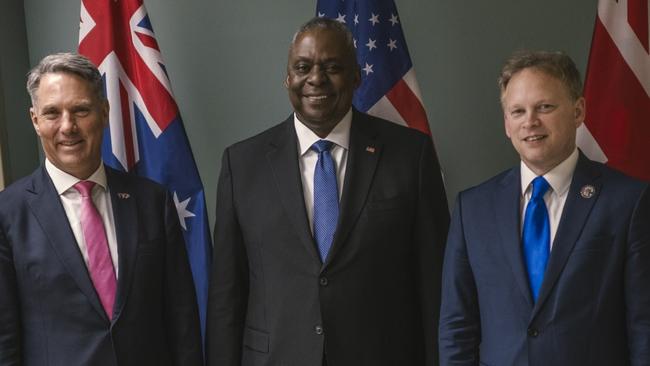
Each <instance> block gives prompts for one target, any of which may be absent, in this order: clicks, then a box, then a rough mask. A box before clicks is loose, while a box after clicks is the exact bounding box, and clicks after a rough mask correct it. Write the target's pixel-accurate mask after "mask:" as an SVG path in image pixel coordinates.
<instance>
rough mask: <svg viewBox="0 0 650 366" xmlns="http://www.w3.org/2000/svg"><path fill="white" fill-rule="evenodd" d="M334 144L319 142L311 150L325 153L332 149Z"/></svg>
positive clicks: (325, 141)
mask: <svg viewBox="0 0 650 366" xmlns="http://www.w3.org/2000/svg"><path fill="white" fill-rule="evenodd" d="M332 144H334V143H333V142H332V141H327V140H318V141H316V142H314V144H313V145H311V149H312V150H314V151H316V152H317V153H319V154H320V153H322V152H323V151H329V150H330V149H331V148H332Z"/></svg>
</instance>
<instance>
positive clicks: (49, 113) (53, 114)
mask: <svg viewBox="0 0 650 366" xmlns="http://www.w3.org/2000/svg"><path fill="white" fill-rule="evenodd" d="M42 116H43V118H45V119H48V120H53V119H57V118H59V113H58V112H55V111H46V112H44V113H43V114H42Z"/></svg>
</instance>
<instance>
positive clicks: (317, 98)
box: [305, 95, 329, 103]
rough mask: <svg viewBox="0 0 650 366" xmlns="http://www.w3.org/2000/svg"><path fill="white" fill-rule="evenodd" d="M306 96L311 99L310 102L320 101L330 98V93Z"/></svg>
mask: <svg viewBox="0 0 650 366" xmlns="http://www.w3.org/2000/svg"><path fill="white" fill-rule="evenodd" d="M305 98H307V100H309V101H310V102H314V103H318V102H322V101H324V100H326V99H327V98H329V96H328V95H305Z"/></svg>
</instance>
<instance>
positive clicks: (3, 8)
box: [0, 0, 39, 183]
mask: <svg viewBox="0 0 650 366" xmlns="http://www.w3.org/2000/svg"><path fill="white" fill-rule="evenodd" d="M24 19H25V15H24V12H23V2H22V1H18V0H0V144H1V145H2V165H3V167H4V171H5V177H4V178H5V183H10V182H12V181H14V180H16V179H18V178H20V177H22V176H24V175H27V174H29V173H30V172H31V171H32V170H34V168H35V167H36V166H38V164H39V160H38V144H37V142H36V137H35V134H34V129H33V128H32V123H31V121H30V120H29V113H28V108H29V105H30V102H29V97H28V96H27V91H25V75H26V74H27V71H28V70H29V59H28V57H27V36H26V33H25V20H24Z"/></svg>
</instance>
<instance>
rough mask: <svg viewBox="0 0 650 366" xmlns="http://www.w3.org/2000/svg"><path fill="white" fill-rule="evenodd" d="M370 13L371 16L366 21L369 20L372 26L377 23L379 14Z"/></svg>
mask: <svg viewBox="0 0 650 366" xmlns="http://www.w3.org/2000/svg"><path fill="white" fill-rule="evenodd" d="M371 14H372V16H371V17H370V19H368V21H369V22H371V23H372V25H373V27H374V26H375V24H377V23H379V14H375V13H371Z"/></svg>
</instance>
